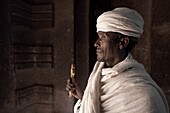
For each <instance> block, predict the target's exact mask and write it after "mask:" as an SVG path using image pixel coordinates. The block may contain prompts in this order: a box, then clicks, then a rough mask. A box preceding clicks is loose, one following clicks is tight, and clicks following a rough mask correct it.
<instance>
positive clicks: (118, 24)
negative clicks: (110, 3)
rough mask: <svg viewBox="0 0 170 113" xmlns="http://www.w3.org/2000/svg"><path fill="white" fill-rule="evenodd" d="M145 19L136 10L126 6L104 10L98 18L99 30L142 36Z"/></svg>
mask: <svg viewBox="0 0 170 113" xmlns="http://www.w3.org/2000/svg"><path fill="white" fill-rule="evenodd" d="M143 25H144V21H143V18H142V16H141V15H140V14H139V13H138V12H137V11H135V10H133V9H129V8H126V7H121V8H116V9H114V10H112V11H108V12H104V13H103V14H101V15H100V16H99V17H98V18H97V25H96V27H97V32H98V31H103V32H118V33H121V34H124V35H127V36H133V37H138V38H139V37H140V35H141V34H142V33H143Z"/></svg>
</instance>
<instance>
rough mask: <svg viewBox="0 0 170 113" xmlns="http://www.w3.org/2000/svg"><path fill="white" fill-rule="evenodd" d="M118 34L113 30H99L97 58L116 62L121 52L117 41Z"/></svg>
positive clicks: (96, 43)
mask: <svg viewBox="0 0 170 113" xmlns="http://www.w3.org/2000/svg"><path fill="white" fill-rule="evenodd" d="M116 38H117V34H114V33H111V32H101V31H99V32H98V39H97V41H96V42H95V44H94V46H95V47H96V54H97V60H98V61H100V62H114V60H115V59H116V58H117V55H118V52H119V47H118V46H119V44H118V42H116V40H115V39H116Z"/></svg>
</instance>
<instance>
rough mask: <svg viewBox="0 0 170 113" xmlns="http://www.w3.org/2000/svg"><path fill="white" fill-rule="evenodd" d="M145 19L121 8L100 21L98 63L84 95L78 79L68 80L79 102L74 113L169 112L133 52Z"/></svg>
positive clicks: (156, 88)
mask: <svg viewBox="0 0 170 113" xmlns="http://www.w3.org/2000/svg"><path fill="white" fill-rule="evenodd" d="M143 25H144V21H143V18H142V16H141V15H140V14H139V13H138V12H136V11H135V10H133V9H129V8H125V7H121V8H116V9H114V10H112V11H108V12H105V13H103V14H101V15H100V16H99V17H98V19H97V33H98V37H99V38H98V39H97V41H96V43H95V44H94V46H95V47H96V54H97V62H96V64H95V66H94V69H93V71H92V73H91V75H90V77H89V79H88V83H87V86H86V89H85V91H84V94H83V92H82V91H81V88H80V87H79V85H78V83H77V82H76V80H75V79H72V80H70V79H69V80H68V81H67V87H66V88H67V90H69V91H71V92H72V94H73V96H74V97H76V98H77V99H79V100H78V102H77V103H76V105H75V107H74V112H75V113H169V109H168V104H167V100H166V98H165V96H164V94H163V92H162V90H161V89H160V88H159V86H158V85H157V84H156V83H155V82H154V81H153V80H152V78H151V77H150V76H149V74H148V73H147V72H146V71H145V69H144V67H143V65H142V64H140V63H138V62H137V61H136V60H134V59H133V57H132V55H131V54H130V51H131V50H132V48H133V47H134V46H135V45H136V43H137V42H138V39H139V37H140V35H141V34H142V33H143Z"/></svg>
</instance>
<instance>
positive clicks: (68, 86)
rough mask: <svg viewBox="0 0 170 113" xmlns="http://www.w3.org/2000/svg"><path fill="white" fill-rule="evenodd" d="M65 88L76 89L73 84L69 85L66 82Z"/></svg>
mask: <svg viewBox="0 0 170 113" xmlns="http://www.w3.org/2000/svg"><path fill="white" fill-rule="evenodd" d="M66 88H67V89H68V90H75V89H76V88H75V87H74V86H72V85H69V84H66Z"/></svg>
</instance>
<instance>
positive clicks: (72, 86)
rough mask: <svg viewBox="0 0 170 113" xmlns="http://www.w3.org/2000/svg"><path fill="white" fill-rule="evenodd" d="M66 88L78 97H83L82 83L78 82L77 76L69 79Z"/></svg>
mask: <svg viewBox="0 0 170 113" xmlns="http://www.w3.org/2000/svg"><path fill="white" fill-rule="evenodd" d="M66 90H67V91H70V92H72V96H74V97H75V98H77V99H82V97H83V91H82V89H81V88H80V85H79V84H78V83H77V82H76V80H75V78H72V79H71V78H70V79H68V80H67V84H66Z"/></svg>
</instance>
